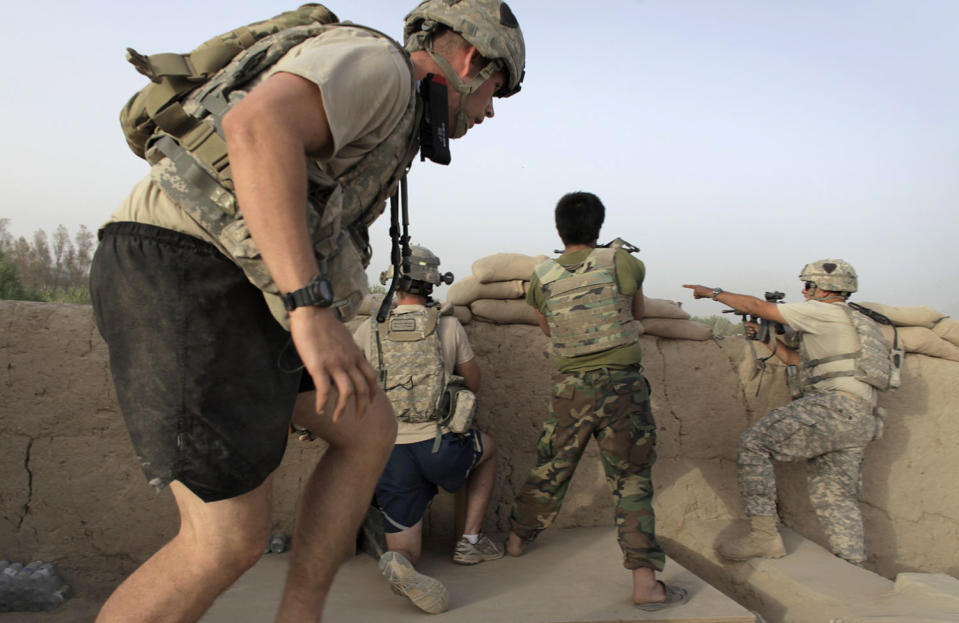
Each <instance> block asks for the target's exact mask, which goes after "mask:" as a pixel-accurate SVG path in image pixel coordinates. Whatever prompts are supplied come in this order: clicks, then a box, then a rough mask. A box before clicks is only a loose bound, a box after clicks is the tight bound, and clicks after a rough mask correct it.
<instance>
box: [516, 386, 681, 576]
mask: <svg viewBox="0 0 959 623" xmlns="http://www.w3.org/2000/svg"><path fill="white" fill-rule="evenodd" d="M590 436H593V437H595V438H596V441H597V443H598V444H599V449H600V455H601V458H602V463H603V470H604V471H605V473H606V482H607V483H608V484H609V487H610V489H611V490H612V493H613V498H614V501H615V505H616V528H617V531H618V541H619V546H620V548H621V549H622V550H623V564H624V566H625V567H626V568H627V569H637V568H641V567H647V568H651V569H656V570H662V568H663V565H664V564H665V561H666V556H665V554H664V553H663V550H662V549H661V548H660V547H659V544H658V543H657V542H656V537H655V527H656V526H655V515H654V514H653V506H652V501H653V481H652V476H651V471H652V466H653V462H654V461H655V458H656V424H655V422H654V421H653V416H652V411H651V410H650V407H649V386H648V385H647V382H646V379H645V378H644V377H643V375H642V372H641V371H640V368H638V367H634V368H630V369H627V370H606V369H600V370H593V371H590V372H583V373H575V374H569V375H566V376H565V377H564V378H563V380H562V381H561V382H559V383H557V384H556V385H554V387H553V398H552V401H551V403H550V410H549V414H548V416H547V418H546V421H545V422H544V423H543V429H542V432H541V433H540V438H539V441H538V443H537V445H536V454H537V464H536V466H535V467H534V468H533V469H532V470H530V473H529V476H528V478H527V480H526V484H525V485H524V486H523V489H522V491H521V492H520V494H519V495H518V496H517V497H516V501H515V502H514V505H513V513H512V517H511V522H512V530H513V532H515V533H516V535H517V536H519V537H521V538H523V539H525V540H527V541H531V540H533V539H534V538H535V537H536V535H537V534H539V533H540V532H541V531H542V530H545V529H546V528H547V527H549V525H550V524H551V523H552V522H553V520H554V519H556V515H557V514H558V513H559V510H560V507H561V506H562V503H563V498H564V497H565V495H566V491H567V489H568V487H569V480H570V478H572V476H573V472H574V471H575V470H576V465H577V464H578V463H579V459H580V457H582V455H583V450H584V449H585V448H586V444H587V443H588V442H589V438H590Z"/></svg>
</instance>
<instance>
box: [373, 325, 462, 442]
mask: <svg viewBox="0 0 959 623" xmlns="http://www.w3.org/2000/svg"><path fill="white" fill-rule="evenodd" d="M439 316H440V312H439V309H438V308H436V307H429V308H427V309H425V310H414V311H409V312H404V313H401V314H397V313H395V312H393V313H391V314H390V316H389V318H388V319H387V321H386V324H387V328H386V331H385V332H382V331H381V329H380V323H378V322H376V321H372V325H373V327H372V329H373V330H372V331H371V332H370V336H371V339H372V344H371V345H370V346H371V348H370V351H371V352H375V353H376V368H377V370H378V371H379V375H380V386H381V387H382V388H383V391H384V392H386V397H387V398H388V399H389V401H390V404H391V405H393V411H394V412H395V413H396V419H398V420H399V421H400V422H409V423H412V424H418V423H422V422H432V421H434V420H437V419H438V412H439V407H440V401H441V400H442V398H443V392H444V390H445V389H446V383H447V374H446V367H445V366H444V365H443V349H442V345H441V344H440V337H439V333H438V332H437V325H438V323H439Z"/></svg>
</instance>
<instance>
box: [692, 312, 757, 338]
mask: <svg viewBox="0 0 959 623" xmlns="http://www.w3.org/2000/svg"><path fill="white" fill-rule="evenodd" d="M693 320H695V321H696V322H701V323H703V324H706V325H709V326H710V327H711V328H712V330H713V337H726V336H727V335H743V333H744V331H743V325H742V323H741V322H731V321H730V320H729V319H728V318H726V317H725V316H707V317H702V316H693Z"/></svg>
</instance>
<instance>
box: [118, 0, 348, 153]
mask: <svg viewBox="0 0 959 623" xmlns="http://www.w3.org/2000/svg"><path fill="white" fill-rule="evenodd" d="M338 21H339V19H338V18H337V17H336V15H334V14H333V13H332V12H331V11H330V10H329V9H327V8H326V7H324V6H323V5H321V4H317V3H309V4H304V5H302V6H300V7H299V8H298V9H296V10H295V11H286V12H284V13H280V14H279V15H276V16H274V17H271V18H270V19H267V20H263V21H260V22H254V23H252V24H248V25H246V26H242V27H240V28H235V29H233V30H231V31H229V32H227V33H224V34H222V35H217V36H216V37H213V38H212V39H209V40H208V41H205V42H204V43H203V44H201V45H200V46H199V47H197V48H195V49H194V50H193V51H192V52H190V53H189V54H175V53H167V54H152V55H150V56H144V55H143V54H140V53H139V52H137V51H136V50H134V49H133V48H127V60H128V61H129V62H130V63H132V64H133V66H134V67H136V69H137V71H139V72H140V73H141V74H143V75H144V76H146V77H147V78H149V79H150V81H151V82H150V84H148V85H146V86H145V87H143V88H142V89H140V91H138V92H137V93H135V94H134V95H133V96H132V97H131V98H130V100H129V101H128V102H127V103H126V105H125V106H124V107H123V110H121V111H120V126H121V127H122V128H123V134H124V136H125V137H126V140H127V145H129V146H130V149H131V150H132V151H133V153H134V154H136V155H137V156H139V157H140V158H144V159H145V158H146V148H147V141H148V140H149V139H150V137H151V136H153V134H154V132H155V131H156V130H157V128H160V129H161V130H163V131H165V132H168V133H169V134H171V135H174V136H179V135H181V134H184V133H186V132H187V131H189V130H190V129H191V127H190V125H191V119H192V118H191V117H190V115H188V114H187V113H186V112H185V111H184V110H183V107H182V106H181V105H180V102H181V101H182V100H183V99H184V98H185V97H186V95H187V94H189V93H190V92H191V91H193V90H194V89H196V88H197V87H199V86H201V85H202V84H203V83H204V82H205V81H206V80H207V79H208V78H210V77H211V76H213V74H215V73H216V72H217V71H219V70H220V69H222V68H223V67H225V66H226V65H227V64H228V63H229V62H230V61H231V60H232V59H233V58H234V57H235V56H236V55H237V54H239V53H240V52H242V51H244V50H246V49H248V48H250V47H251V46H252V45H253V44H254V43H256V42H257V41H259V40H260V39H263V38H264V37H266V36H268V35H272V34H276V33H277V32H280V31H281V30H286V29H288V28H293V27H295V26H304V25H308V24H334V23H337V22H338Z"/></svg>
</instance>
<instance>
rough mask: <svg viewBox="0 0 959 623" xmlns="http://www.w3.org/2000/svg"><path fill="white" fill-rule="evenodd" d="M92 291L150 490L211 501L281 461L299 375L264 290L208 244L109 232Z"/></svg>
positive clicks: (247, 485)
mask: <svg viewBox="0 0 959 623" xmlns="http://www.w3.org/2000/svg"><path fill="white" fill-rule="evenodd" d="M90 291H91V295H92V298H93V310H94V318H95V320H96V323H97V328H98V329H99V330H100V334H101V335H102V336H103V338H104V340H106V343H107V345H108V347H109V351H110V371H111V373H112V375H113V382H114V385H115V386H116V392H117V400H118V402H119V404H120V410H121V411H122V412H123V417H124V420H125V422H126V426H127V429H128V431H129V433H130V438H131V440H132V441H133V446H134V449H135V450H136V453H137V460H138V461H139V462H140V465H141V467H142V468H143V472H144V473H145V474H146V477H147V480H148V481H149V482H150V484H152V485H154V486H155V487H157V489H159V488H161V487H163V486H165V485H167V484H168V483H169V482H170V481H172V480H179V481H180V482H182V483H183V484H184V485H186V486H187V487H189V489H190V490H191V491H193V493H195V494H196V495H198V496H199V497H200V498H202V499H203V500H204V501H206V502H213V501H216V500H222V499H226V498H231V497H235V496H238V495H241V494H243V493H246V492H248V491H251V490H253V489H255V488H256V487H257V486H259V485H260V484H261V483H262V482H263V480H264V479H265V478H266V477H267V476H268V475H269V474H270V473H271V472H273V471H274V470H275V469H276V468H277V466H278V465H279V464H280V460H281V459H282V458H283V452H284V450H285V449H286V441H287V438H288V436H289V435H288V430H289V429H288V427H289V421H290V414H291V412H292V410H293V403H294V401H295V400H296V393H297V389H298V387H299V383H300V376H301V372H300V361H299V358H298V357H297V355H296V351H295V348H294V347H293V344H292V342H291V339H290V334H289V333H288V332H287V331H286V330H284V329H283V328H282V327H281V326H280V324H279V323H277V322H276V320H275V319H274V318H273V316H272V315H271V314H270V311H269V308H268V307H267V305H266V302H265V301H264V300H263V294H262V293H261V292H260V290H259V289H257V288H256V287H255V286H253V285H252V284H251V283H250V282H249V281H248V280H247V278H246V276H245V275H244V274H243V271H241V270H240V269H239V268H238V267H237V266H236V265H235V264H233V262H231V261H230V260H229V259H227V258H226V257H224V256H223V255H222V254H221V253H220V252H219V251H217V249H216V248H215V247H213V246H212V245H210V244H208V243H205V242H203V241H200V240H197V239H196V238H193V237H191V236H187V235H184V234H180V233H178V232H174V231H171V230H168V229H163V228H159V227H153V226H151V225H143V224H139V223H112V224H110V225H108V226H107V227H106V228H105V229H104V230H103V232H102V234H101V241H100V245H99V247H98V248H97V251H96V254H95V256H94V258H93V265H92V267H91V271H90Z"/></svg>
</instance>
